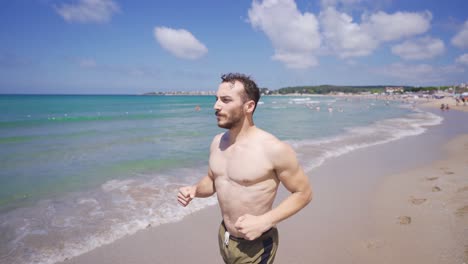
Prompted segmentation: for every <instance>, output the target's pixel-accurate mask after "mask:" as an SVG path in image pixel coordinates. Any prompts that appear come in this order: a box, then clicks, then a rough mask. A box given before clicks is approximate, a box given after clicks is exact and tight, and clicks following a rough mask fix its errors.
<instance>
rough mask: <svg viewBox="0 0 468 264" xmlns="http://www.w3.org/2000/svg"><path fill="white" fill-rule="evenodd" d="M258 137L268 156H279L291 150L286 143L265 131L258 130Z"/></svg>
mask: <svg viewBox="0 0 468 264" xmlns="http://www.w3.org/2000/svg"><path fill="white" fill-rule="evenodd" d="M259 137H260V141H261V143H262V146H263V148H264V149H265V151H266V152H267V153H268V154H271V155H281V153H284V152H285V151H288V150H289V149H292V148H291V146H290V145H289V144H288V143H286V142H284V141H282V140H280V139H279V138H277V137H276V136H275V135H273V134H271V133H269V132H267V131H265V130H261V129H259Z"/></svg>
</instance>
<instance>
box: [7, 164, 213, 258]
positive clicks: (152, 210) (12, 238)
mask: <svg viewBox="0 0 468 264" xmlns="http://www.w3.org/2000/svg"><path fill="white" fill-rule="evenodd" d="M199 170H201V169H199V168H196V169H180V170H178V171H175V172H174V173H176V174H188V173H189V171H190V172H191V173H193V172H194V171H196V172H198V171H199ZM174 179H177V177H175V176H174V175H146V176H141V175H140V177H139V178H137V179H132V180H110V181H108V182H106V183H104V184H102V185H101V188H98V189H96V190H93V191H88V192H86V193H74V194H73V195H69V196H67V197H62V198H61V200H60V201H58V200H43V201H40V202H39V203H38V204H37V206H35V207H30V208H20V209H17V210H13V211H11V212H9V213H7V214H4V215H2V216H1V217H0V223H1V224H0V234H2V233H3V234H7V233H8V234H10V235H8V236H7V237H4V236H2V241H3V240H4V241H7V243H8V245H7V247H4V249H3V251H8V252H0V253H1V259H0V262H1V263H11V264H23V263H40V264H52V263H56V262H59V261H63V260H65V259H67V258H71V257H74V256H78V255H80V254H83V253H85V252H88V251H90V250H92V249H94V248H96V247H98V246H101V245H105V244H109V243H111V242H113V241H115V240H117V239H119V238H121V237H123V236H126V235H129V234H134V233H135V232H137V231H139V230H142V229H144V228H147V227H149V226H158V225H161V224H164V223H170V222H174V221H179V220H181V219H182V218H183V217H184V216H186V215H188V214H191V213H193V212H195V211H198V210H200V209H202V208H205V207H207V206H210V205H214V204H216V202H217V201H216V199H215V198H214V197H212V198H208V199H196V200H193V201H192V203H191V205H190V206H189V207H186V208H183V207H181V206H180V205H178V204H177V202H176V199H175V197H176V195H177V189H178V187H180V186H183V185H186V184H188V182H189V181H190V182H193V181H194V178H192V177H188V178H186V179H185V180H184V181H182V182H177V181H174ZM37 241H42V243H38V242H37ZM44 242H45V243H44ZM5 248H6V249H5Z"/></svg>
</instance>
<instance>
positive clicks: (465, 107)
mask: <svg viewBox="0 0 468 264" xmlns="http://www.w3.org/2000/svg"><path fill="white" fill-rule="evenodd" d="M419 101H420V102H421V103H422V106H426V107H431V108H440V105H441V104H445V105H447V104H448V105H449V107H450V110H458V111H464V112H468V102H466V103H465V104H463V102H461V101H460V102H459V103H458V105H457V102H456V100H455V99H454V98H453V97H444V98H442V99H430V100H427V99H419ZM450 110H449V111H450Z"/></svg>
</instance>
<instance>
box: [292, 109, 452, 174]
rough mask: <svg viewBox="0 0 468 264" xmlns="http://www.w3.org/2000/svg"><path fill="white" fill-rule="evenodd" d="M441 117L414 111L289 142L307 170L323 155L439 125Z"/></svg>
mask: <svg viewBox="0 0 468 264" xmlns="http://www.w3.org/2000/svg"><path fill="white" fill-rule="evenodd" d="M442 120H443V118H442V117H440V116H438V115H435V114H433V113H430V112H423V111H415V112H414V113H411V114H408V115H406V116H404V117H400V118H391V119H386V120H381V121H377V122H374V123H372V124H370V125H368V126H361V127H352V128H346V129H345V131H346V132H345V133H342V134H340V135H339V136H334V137H328V138H320V139H312V140H299V141H289V143H290V144H291V145H292V146H293V147H294V148H295V149H296V151H297V152H298V156H299V158H300V160H301V163H302V164H303V166H304V169H305V170H306V171H310V170H312V169H314V168H316V167H318V166H320V165H321V164H323V162H325V161H326V160H327V159H330V158H333V157H338V156H341V155H343V154H346V153H349V152H351V151H354V150H357V149H361V148H365V147H369V146H374V145H378V144H384V143H388V142H391V141H395V140H398V139H401V138H404V137H408V136H416V135H419V134H422V133H424V132H425V131H426V130H427V127H430V126H436V125H439V124H441V123H442Z"/></svg>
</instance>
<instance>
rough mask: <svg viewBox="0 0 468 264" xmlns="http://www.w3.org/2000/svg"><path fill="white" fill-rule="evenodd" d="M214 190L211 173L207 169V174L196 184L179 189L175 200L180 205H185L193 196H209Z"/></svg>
mask: <svg viewBox="0 0 468 264" xmlns="http://www.w3.org/2000/svg"><path fill="white" fill-rule="evenodd" d="M215 192H216V189H215V186H214V181H213V174H212V173H211V170H210V169H208V175H206V176H205V177H203V178H202V179H201V180H200V181H199V182H198V183H197V184H196V185H192V186H185V187H182V188H180V189H179V194H178V195H177V201H179V203H180V205H182V206H184V207H185V206H187V205H188V204H189V203H190V202H191V201H192V200H193V198H195V197H199V198H205V197H210V196H211V195H213V194H214V193H215Z"/></svg>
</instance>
